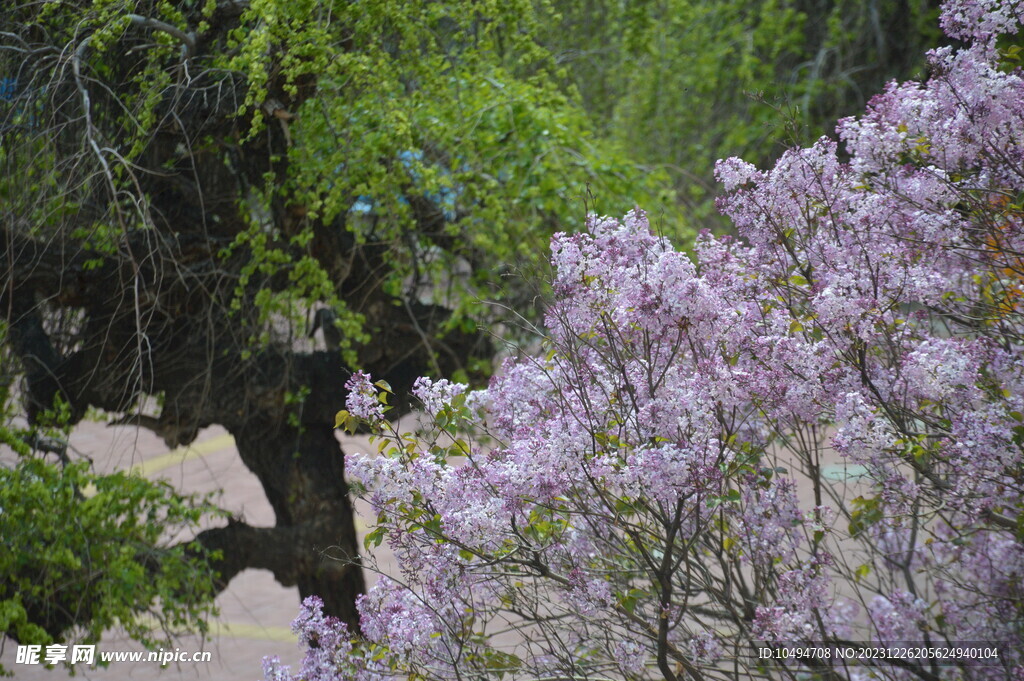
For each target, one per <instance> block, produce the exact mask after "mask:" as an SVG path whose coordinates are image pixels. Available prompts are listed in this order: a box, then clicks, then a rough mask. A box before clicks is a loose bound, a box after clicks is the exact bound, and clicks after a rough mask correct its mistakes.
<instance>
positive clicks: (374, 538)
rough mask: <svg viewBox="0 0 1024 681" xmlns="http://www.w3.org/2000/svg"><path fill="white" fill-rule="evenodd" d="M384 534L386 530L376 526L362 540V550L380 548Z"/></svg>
mask: <svg viewBox="0 0 1024 681" xmlns="http://www.w3.org/2000/svg"><path fill="white" fill-rule="evenodd" d="M386 534H387V530H385V529H384V527H383V526H380V525H378V526H377V527H375V528H373V529H372V530H370V531H369V532H368V533H367V535H366V537H365V538H364V539H363V548H365V549H367V550H369V549H370V546H380V544H381V542H383V541H384V535H386Z"/></svg>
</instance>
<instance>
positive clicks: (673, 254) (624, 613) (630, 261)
mask: <svg viewBox="0 0 1024 681" xmlns="http://www.w3.org/2000/svg"><path fill="white" fill-rule="evenodd" d="M1021 20H1022V16H1021V4H1020V3H1019V2H1012V1H1009V0H1004V1H1003V2H996V1H995V0H956V1H953V2H947V3H946V4H945V5H944V10H943V18H942V22H943V26H944V27H945V28H946V30H947V31H948V32H949V33H950V34H951V35H953V36H956V37H960V38H963V39H965V40H969V41H970V42H969V43H968V44H967V45H966V46H965V47H963V48H961V49H957V50H954V49H942V50H936V51H934V52H933V53H932V54H931V55H930V59H931V61H932V67H933V75H932V77H931V78H929V80H927V81H926V82H922V83H904V84H895V83H894V84H892V85H890V86H889V87H888V88H887V89H886V90H885V92H883V93H882V94H880V95H878V96H877V97H875V98H874V99H873V100H872V101H871V102H870V104H869V105H868V109H867V111H866V112H865V114H864V115H862V116H860V117H858V118H852V119H846V120H844V121H842V122H840V124H839V127H838V134H839V137H840V139H841V141H842V143H843V144H844V145H845V151H846V152H847V153H848V154H849V161H842V160H841V157H840V147H839V143H838V142H836V141H834V140H831V139H828V138H822V139H820V140H819V141H818V142H816V143H815V144H814V145H812V146H810V147H808V148H805V149H793V150H790V151H789V152H787V153H786V154H784V155H783V156H782V157H781V158H780V160H779V161H778V163H776V165H775V166H774V167H773V168H772V169H770V170H758V169H756V168H754V167H753V166H751V165H750V164H747V163H745V162H743V161H741V160H739V159H727V160H724V161H721V162H720V163H719V165H718V170H717V172H718V177H719V179H720V180H721V181H722V183H723V184H724V186H725V190H726V194H725V195H724V196H723V197H722V198H721V199H720V208H721V210H722V211H723V212H724V213H725V214H726V215H728V216H729V217H730V218H731V220H732V221H733V223H734V225H735V226H736V230H737V232H738V235H739V238H727V237H715V236H712V235H710V234H704V235H702V236H701V237H700V238H699V239H698V241H697V243H696V245H695V248H694V249H693V256H690V255H686V254H683V253H681V252H679V251H677V250H675V248H674V247H673V246H672V244H671V243H670V242H669V241H668V240H667V239H665V238H663V237H660V236H658V235H656V234H655V233H654V232H653V231H652V229H651V227H650V225H649V222H648V219H647V216H646V215H645V214H644V212H643V211H642V210H639V209H636V210H633V211H631V212H629V213H628V214H627V215H626V216H625V217H624V218H623V219H621V220H618V219H613V218H607V217H597V216H591V217H590V218H589V219H588V221H587V230H586V231H585V232H583V233H578V234H557V235H555V237H554V238H553V240H552V265H553V267H554V272H555V275H554V281H553V284H554V287H553V291H554V295H555V300H554V302H553V303H552V305H551V306H550V308H549V312H548V315H547V318H546V325H547V328H548V337H547V339H546V341H545V343H546V345H545V347H544V349H543V351H542V352H541V353H539V354H538V355H537V356H535V357H528V358H525V359H518V360H509V361H507V362H506V363H505V365H504V366H503V368H502V369H501V371H500V372H499V373H498V375H497V376H496V377H495V378H494V379H493V380H492V382H491V385H490V387H489V388H488V390H487V391H486V393H485V394H484V395H480V394H479V393H474V394H470V393H468V391H467V389H466V387H465V386H461V385H456V384H452V383H449V382H447V381H437V382H433V381H429V380H426V379H421V381H419V382H417V384H416V388H415V390H414V392H415V394H416V395H417V396H418V397H419V398H420V399H421V401H422V402H423V403H424V405H425V408H426V410H427V411H428V413H430V414H431V415H434V416H437V415H438V414H440V413H442V412H444V413H445V414H446V415H447V416H446V418H445V420H444V424H443V426H442V425H439V424H435V425H437V426H438V432H435V433H433V434H432V435H431V436H430V437H426V438H423V439H421V440H418V441H417V440H415V439H410V438H408V437H403V436H400V435H398V434H394V437H393V440H394V442H393V446H391V447H385V448H384V450H383V451H384V455H382V456H367V455H354V456H349V457H348V458H347V460H346V465H347V471H348V473H349V475H350V476H351V477H352V479H353V480H355V481H358V482H359V483H360V485H361V488H363V489H365V490H366V491H365V498H366V499H367V500H368V501H369V503H370V505H371V507H372V509H373V511H374V513H375V514H376V521H377V527H378V528H379V530H378V531H379V532H381V533H382V535H381V536H382V537H383V539H384V540H385V541H387V543H388V545H389V547H390V548H391V549H392V551H393V552H394V554H395V556H396V558H397V559H398V563H399V568H400V570H401V574H400V575H396V576H395V578H394V579H382V580H381V581H380V582H379V584H378V586H377V587H376V588H375V589H373V590H372V591H371V593H370V594H368V595H367V596H365V597H364V598H363V599H362V600H361V601H360V613H361V616H362V629H363V634H364V639H363V640H362V641H360V642H359V643H358V644H356V645H355V646H354V647H353V644H351V643H350V642H349V640H348V639H347V638H346V637H344V636H341V637H336V638H335V639H329V638H328V637H326V635H325V637H324V639H323V640H325V641H329V642H330V645H328V648H330V650H331V651H333V652H323V653H318V655H327V656H328V657H330V655H332V654H335V657H333V658H330V660H328V661H326V662H324V663H323V665H324V666H320V667H316V669H327V668H328V667H330V665H331V664H335V665H336V666H335V669H337V670H339V671H337V673H336V674H335V676H330V675H327V673H326V672H317V673H318V674H321V675H320V676H315V675H313V674H310V675H309V676H308V678H315V679H317V681H321V679H327V678H363V677H358V676H357V675H356V674H355V672H350V671H348V670H349V669H350V667H346V666H345V664H349V663H343V662H342V661H340V658H345V659H350V660H357V661H358V660H365V659H367V657H366V653H365V651H366V650H370V649H372V650H376V651H378V653H377V654H378V655H381V657H380V658H379V659H384V657H383V656H384V655H386V657H387V661H388V669H389V670H393V673H394V674H395V675H397V676H402V677H409V676H410V675H413V676H415V677H416V678H431V679H451V678H464V677H465V678H485V677H486V678H491V677H503V678H523V679H527V678H628V679H640V678H665V679H675V678H686V677H687V676H689V677H690V678H713V679H738V678H749V677H751V676H752V675H761V674H767V675H769V676H771V675H772V674H774V673H775V672H776V671H778V670H775V671H773V670H772V669H768V668H765V667H763V666H760V667H759V663H757V662H756V661H752V660H750V659H749V656H745V655H743V654H741V652H739V651H741V650H742V649H743V648H744V646H746V647H747V648H748V649H749V648H750V647H751V646H753V645H755V644H756V642H757V641H764V640H769V641H774V642H795V641H805V642H809V641H837V642H838V641H843V640H846V639H849V638H850V637H855V638H857V639H860V640H877V641H882V642H885V641H893V640H896V639H899V640H902V641H913V640H924V638H925V637H927V639H928V640H930V641H935V642H946V643H950V644H955V643H957V642H965V641H998V642H1000V644H1001V645H1002V646H1003V647H1002V652H1003V657H1002V658H1001V660H1000V665H1001V666H998V667H975V666H955V665H953V666H944V667H933V666H930V665H928V664H927V663H921V664H920V665H917V666H915V664H916V663H914V664H911V665H910V666H909V667H908V666H903V667H900V668H892V669H889V668H886V667H871V668H863V667H858V666H857V665H845V666H842V667H837V668H835V669H833V670H832V672H833V673H834V674H835V675H836V676H835V678H846V679H859V678H880V679H885V678H888V679H904V678H922V679H941V680H942V681H947V680H948V681H952V679H965V680H970V681H988V680H990V679H992V680H994V679H999V678H1014V676H1015V675H1016V676H1017V677H1020V676H1022V675H1024V669H1022V665H1024V652H1022V651H1024V591H1022V587H1021V584H1022V583H1024V542H1022V538H1024V531H1022V530H1021V527H1024V521H1022V511H1024V79H1022V73H1021V71H1020V69H1017V68H1008V67H1007V66H1006V64H1004V63H1002V62H1001V61H1000V52H999V50H998V49H997V44H996V42H995V40H996V37H997V35H998V34H1001V33H1014V32H1016V31H1017V29H1018V25H1019V24H1020V22H1021ZM347 387H348V388H349V391H350V398H349V403H348V408H349V411H350V413H352V414H353V415H356V416H358V417H360V418H364V419H369V420H375V421H379V420H380V419H381V418H382V416H383V412H382V411H380V404H379V402H378V400H377V399H376V390H375V389H374V387H373V384H372V383H371V379H370V377H368V376H366V375H365V374H357V375H356V376H354V377H353V379H352V381H350V384H349V385H348V386H347ZM467 402H470V403H472V404H473V405H486V406H485V410H486V418H485V419H484V420H483V421H482V422H481V421H480V420H479V419H478V418H476V417H475V415H473V414H471V413H470V412H472V411H473V410H471V409H466V408H465V404H466V403H467ZM439 423H440V422H439ZM829 457H832V459H834V460H837V461H839V462H841V463H842V464H844V465H845V466H846V467H847V469H848V470H857V471H860V473H858V475H857V477H855V478H854V477H851V478H850V479H847V480H845V481H839V482H836V481H835V480H833V479H831V478H829V477H828V476H827V475H826V474H825V466H826V462H827V460H829ZM307 620H309V621H313V620H315V618H314V617H312V616H309V617H307ZM317 640H320V639H317ZM338 655H340V658H339V657H338ZM321 659H324V660H327V658H321V657H317V658H316V660H318V661H316V662H315V665H319V664H321V663H320V662H319V660H321ZM370 659H372V658H370ZM311 664H314V663H311ZM352 664H354V663H352ZM359 664H363V663H362V662H360V663H359ZM315 665H314V666H315ZM342 669H344V670H345V671H344V672H343V671H341V670H342ZM364 669H365V670H369V669H371V668H370V667H368V666H367V667H359V668H358V670H359V671H358V673H360V674H362V673H369V672H364ZM373 670H374V673H377V670H376V668H373ZM728 670H732V671H728ZM272 671H273V668H272ZM792 672H793V670H792V669H788V670H785V674H790V673H792ZM273 673H279V672H276V671H275V672H273ZM381 673H385V672H381ZM730 674H732V675H730ZM737 674H738V675H737ZM779 674H780V676H779V677H780V678H782V676H784V674H783V673H782V672H779ZM273 678H278V677H273ZM280 678H286V677H285V676H281V677H280ZM303 678H306V677H303Z"/></svg>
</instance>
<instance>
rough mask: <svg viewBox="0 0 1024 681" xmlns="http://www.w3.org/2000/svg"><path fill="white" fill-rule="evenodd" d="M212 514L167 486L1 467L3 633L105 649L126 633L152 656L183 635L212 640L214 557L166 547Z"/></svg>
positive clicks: (75, 469)
mask: <svg viewBox="0 0 1024 681" xmlns="http://www.w3.org/2000/svg"><path fill="white" fill-rule="evenodd" d="M5 432H6V433H8V434H9V432H10V431H5ZM212 512H214V509H213V508H212V507H211V506H209V505H208V504H207V503H202V502H197V501H196V500H195V499H194V498H192V497H185V496H181V495H179V494H177V493H176V492H174V490H173V489H172V488H171V487H170V486H169V485H167V484H166V483H162V482H150V481H148V480H146V479H144V478H141V477H138V476H133V475H128V474H125V473H115V474H113V475H103V476H100V475H95V474H92V473H90V472H89V470H88V464H87V463H86V462H81V461H80V462H75V463H68V464H65V465H60V464H54V463H51V462H48V461H46V460H44V459H43V458H40V457H37V456H31V455H29V456H22V457H20V458H19V460H18V462H17V463H16V464H15V465H13V466H11V467H9V468H8V467H3V468H0V536H2V537H3V551H0V574H2V575H3V581H2V582H0V631H2V632H3V633H4V634H6V635H9V636H13V637H15V638H16V639H17V640H18V641H19V642H20V643H22V644H42V645H46V644H49V643H52V642H54V641H59V640H64V639H65V637H68V636H74V637H75V638H76V640H81V641H85V642H95V641H97V640H98V639H99V637H100V636H101V634H102V633H103V632H104V631H106V630H108V629H111V628H113V627H116V626H120V627H122V628H123V629H124V630H125V632H126V633H127V634H128V635H129V636H131V637H132V638H134V639H136V640H138V641H141V642H142V643H143V644H145V645H147V646H149V647H156V646H159V645H167V641H168V637H169V636H170V635H172V634H173V633H174V632H177V631H182V630H187V631H189V632H191V633H196V632H198V633H205V632H206V631H207V625H206V618H207V617H208V616H209V615H211V614H214V608H213V602H212V598H213V574H212V572H211V570H210V568H209V567H208V566H207V563H206V558H207V557H208V556H205V555H204V554H203V552H202V551H201V550H200V549H199V548H198V546H186V545H179V546H175V547H173V548H161V544H163V543H164V542H166V541H167V540H168V538H169V537H170V536H172V535H173V534H175V533H178V532H181V531H182V530H184V529H187V528H190V527H194V526H196V524H197V523H198V522H199V520H200V518H201V517H202V516H203V515H204V514H207V513H212Z"/></svg>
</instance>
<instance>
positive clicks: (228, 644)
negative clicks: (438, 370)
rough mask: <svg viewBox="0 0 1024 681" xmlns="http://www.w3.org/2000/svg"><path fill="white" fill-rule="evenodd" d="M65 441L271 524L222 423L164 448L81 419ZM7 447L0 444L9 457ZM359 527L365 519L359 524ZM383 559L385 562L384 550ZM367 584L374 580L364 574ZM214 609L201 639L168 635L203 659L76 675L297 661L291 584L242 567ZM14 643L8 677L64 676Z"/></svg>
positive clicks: (163, 676)
mask: <svg viewBox="0 0 1024 681" xmlns="http://www.w3.org/2000/svg"><path fill="white" fill-rule="evenodd" d="M345 444H346V451H359V450H363V451H367V450H368V448H367V445H366V443H365V441H354V440H349V441H346V443H345ZM70 445H71V447H72V448H73V449H74V450H75V454H74V455H75V456H77V455H83V456H88V457H89V458H91V459H92V460H93V463H94V466H95V469H96V471H97V472H100V473H107V472H111V471H115V470H125V469H128V468H133V469H134V470H136V471H138V472H140V473H142V474H143V475H146V476H147V477H149V478H151V479H158V478H162V479H165V480H167V481H169V482H170V483H171V484H173V485H174V486H175V488H176V489H178V490H180V491H183V492H196V493H205V492H219V496H218V497H217V498H216V499H215V501H216V503H217V504H218V505H219V506H221V507H222V508H224V509H226V510H228V511H230V512H232V513H235V514H237V515H239V516H240V517H242V518H244V519H245V521H246V522H248V523H250V524H253V525H257V526H269V525H273V523H274V512H273V509H271V507H270V504H269V502H268V501H267V500H266V497H265V496H264V494H263V488H262V487H261V486H260V483H259V480H258V479H257V478H256V476H255V475H253V474H252V473H250V472H249V470H248V469H246V467H245V465H244V464H243V463H242V461H241V459H240V458H239V456H238V452H237V450H236V449H235V447H234V440H233V439H232V438H231V436H230V435H228V434H227V432H226V431H224V430H223V429H222V428H217V427H215V428H209V429H206V430H204V431H203V432H202V433H200V435H199V437H198V438H197V440H196V442H195V443H193V445H192V446H191V447H190V448H186V449H179V450H174V451H173V452H168V450H167V446H166V445H165V444H164V443H163V441H162V440H160V439H159V438H157V437H156V436H155V435H153V434H151V433H149V432H148V431H142V430H137V429H135V428H129V427H107V426H105V425H104V424H102V423H92V422H86V423H83V424H81V425H79V426H78V427H76V429H75V430H74V432H73V433H72V436H71V439H70ZM10 456H12V455H11V453H10V452H2V451H0V459H2V460H9V457H10ZM357 524H358V526H359V530H360V533H362V532H365V523H364V522H362V521H359V522H358V523H357ZM384 560H385V564H388V562H387V560H386V557H385V558H384ZM367 580H368V583H372V582H373V581H374V578H373V575H369V574H368V575H367ZM217 606H218V608H219V609H220V616H219V617H218V618H217V619H216V621H213V622H211V629H212V630H213V633H212V635H211V636H210V637H209V638H208V639H207V640H206V642H205V643H203V642H202V641H201V640H200V639H199V638H198V637H197V636H185V637H183V638H181V639H180V640H178V641H176V642H175V646H176V647H177V648H180V650H181V651H187V652H190V653H191V652H195V651H198V650H207V651H210V653H211V661H210V662H198V663H182V664H178V665H174V664H171V665H169V666H167V667H166V668H163V669H161V668H160V666H159V665H158V664H156V663H144V662H140V663H129V662H120V663H117V662H115V663H111V665H110V666H109V667H107V668H97V669H92V668H89V667H85V666H83V665H75V677H76V678H81V679H88V680H92V679H95V680H96V681H114V680H117V681H120V680H122V679H125V680H137V681H151V680H160V681H171V680H173V679H186V680H192V679H195V680H197V681H213V680H216V681H257V680H258V679H262V678H263V673H262V669H261V661H262V659H263V657H264V656H265V655H277V656H279V657H280V658H281V660H282V662H284V663H286V664H292V665H296V664H297V663H298V662H299V659H300V652H299V650H298V648H297V646H296V640H295V636H294V635H293V634H292V633H291V630H290V628H289V625H290V623H291V621H292V619H293V618H294V617H295V614H296V612H297V611H298V606H299V593H298V589H297V588H296V587H291V588H285V587H283V586H281V585H280V584H278V583H277V582H276V581H274V578H273V576H272V575H271V574H270V573H269V572H267V571H262V570H246V571H244V572H242V573H241V574H240V575H238V576H237V577H235V579H233V580H232V581H231V583H230V584H229V585H228V588H227V589H226V590H225V591H224V592H223V593H221V594H220V595H219V596H218V598H217ZM97 650H98V651H99V650H102V651H121V650H143V648H142V647H141V646H139V645H138V644H136V643H134V642H132V641H130V640H126V639H125V638H124V637H123V636H119V635H117V634H113V633H112V634H109V635H108V636H107V637H105V638H104V639H103V640H102V641H101V642H100V644H98V645H97ZM15 659H16V646H15V645H13V644H12V643H11V642H10V641H5V642H4V643H3V649H2V650H0V664H2V665H3V666H4V667H6V668H7V669H8V670H9V671H13V672H14V678H15V679H24V680H25V681H55V680H56V679H60V678H68V676H67V672H66V671H65V670H63V669H62V668H59V667H58V668H54V669H52V670H47V669H46V668H45V667H43V666H42V665H24V664H21V665H18V664H15Z"/></svg>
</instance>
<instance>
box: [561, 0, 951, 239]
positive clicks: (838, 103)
mask: <svg viewBox="0 0 1024 681" xmlns="http://www.w3.org/2000/svg"><path fill="white" fill-rule="evenodd" d="M553 5H554V8H553V13H554V15H555V16H556V17H557V20H556V21H552V22H550V23H547V24H545V25H546V26H547V27H548V28H549V31H548V32H547V33H546V34H545V36H544V38H543V40H542V42H543V43H544V44H545V45H547V46H548V48H549V49H550V50H551V51H552V53H553V54H554V55H555V59H556V61H557V62H558V63H559V64H560V65H561V66H562V67H563V69H564V70H563V77H564V80H563V82H564V83H565V84H566V85H567V86H569V87H571V88H574V89H575V90H576V91H577V92H578V93H579V96H580V99H581V101H582V103H583V107H584V108H585V109H586V110H587V112H588V113H589V114H590V115H591V116H592V117H593V119H594V122H595V125H596V126H597V127H598V129H599V130H601V131H602V133H603V134H604V135H605V136H607V137H609V138H610V139H612V140H614V141H616V142H618V143H619V144H621V145H623V146H624V147H626V148H628V149H630V152H631V155H632V156H631V157H632V158H634V159H636V160H637V161H638V162H640V163H644V164H649V165H650V166H652V167H657V168H660V169H664V170H665V171H667V172H668V173H669V174H670V175H671V177H672V186H673V189H674V190H675V191H676V193H677V196H678V199H679V202H680V204H681V205H682V207H683V208H684V214H685V215H686V216H687V219H688V221H689V223H690V224H691V225H693V226H698V227H704V226H710V227H719V228H723V227H724V226H725V222H724V221H722V220H721V219H720V218H719V216H718V212H717V211H716V210H715V208H714V202H713V198H714V196H715V194H716V193H717V187H716V185H715V181H714V177H713V173H712V170H713V168H714V164H715V161H716V160H718V159H719V158H726V157H729V156H741V157H743V158H745V159H748V160H750V161H751V162H753V163H755V164H757V165H759V166H762V167H763V166H766V165H768V164H770V162H772V161H773V160H775V159H776V158H777V157H778V155H779V154H781V153H782V151H784V150H785V149H786V148H788V147H790V146H795V145H803V144H808V143H810V142H812V141H813V140H814V139H816V138H817V137H818V136H820V135H823V134H828V135H833V128H834V127H835V122H836V120H837V119H838V118H841V117H843V116H848V115H852V114H853V113H856V112H857V111H860V110H861V109H862V108H863V106H864V103H865V102H866V101H867V99H868V97H870V96H871V95H872V94H874V93H876V92H879V91H881V89H882V86H883V85H884V84H885V83H886V82H888V81H890V80H893V79H906V78H910V77H914V76H917V75H920V71H921V69H922V68H923V66H924V53H925V51H926V50H927V49H928V48H931V47H935V46H937V45H938V44H940V41H941V40H943V39H944V38H943V36H942V33H941V31H940V30H939V24H938V7H939V2H938V1H937V0H866V1H862V0H757V1H755V2H748V1H745V0H722V1H719V2H714V1H711V0H644V1H641V2H620V1H617V0H587V1H586V2H559V1H557V0H556V1H555V2H554V3H553ZM945 40H948V39H945Z"/></svg>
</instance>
